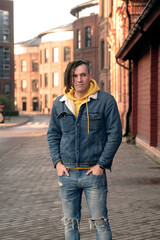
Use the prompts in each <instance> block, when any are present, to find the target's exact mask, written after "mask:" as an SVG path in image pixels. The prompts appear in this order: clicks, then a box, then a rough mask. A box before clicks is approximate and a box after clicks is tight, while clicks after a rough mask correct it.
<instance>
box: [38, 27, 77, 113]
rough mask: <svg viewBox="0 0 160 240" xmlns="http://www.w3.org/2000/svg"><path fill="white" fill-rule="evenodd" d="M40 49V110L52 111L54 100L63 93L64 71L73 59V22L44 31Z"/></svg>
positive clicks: (41, 35)
mask: <svg viewBox="0 0 160 240" xmlns="http://www.w3.org/2000/svg"><path fill="white" fill-rule="evenodd" d="M39 37H41V43H40V45H39V51H40V69H39V73H40V87H39V94H40V111H43V112H45V113H46V112H50V110H51V108H52V105H53V101H54V100H55V98H56V97H58V96H59V95H61V94H63V90H64V72H65V69H66V66H67V64H68V62H70V61H72V60H73V30H72V24H68V25H65V26H61V27H59V28H55V29H53V30H51V31H49V32H46V33H42V34H40V35H39Z"/></svg>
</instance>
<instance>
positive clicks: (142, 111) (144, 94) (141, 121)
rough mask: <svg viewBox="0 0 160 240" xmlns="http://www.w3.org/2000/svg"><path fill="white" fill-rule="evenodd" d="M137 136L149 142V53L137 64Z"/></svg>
mask: <svg viewBox="0 0 160 240" xmlns="http://www.w3.org/2000/svg"><path fill="white" fill-rule="evenodd" d="M137 107H138V122H137V135H138V136H141V137H143V138H144V139H146V140H147V141H148V142H149V141H150V52H149V51H148V52H147V53H146V54H144V55H143V57H142V58H141V59H139V62H138V106H137Z"/></svg>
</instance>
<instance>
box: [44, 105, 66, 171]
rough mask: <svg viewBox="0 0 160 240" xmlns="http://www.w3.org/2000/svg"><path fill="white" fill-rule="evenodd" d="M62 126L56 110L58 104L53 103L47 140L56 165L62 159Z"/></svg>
mask: <svg viewBox="0 0 160 240" xmlns="http://www.w3.org/2000/svg"><path fill="white" fill-rule="evenodd" d="M61 136H62V132H61V126H60V123H59V119H58V114H57V111H56V104H55V103H54V104H53V107H52V112H51V119H50V123H49V128H48V132H47V140H48V144H49V151H50V156H51V159H52V161H53V165H54V167H55V166H56V164H57V162H59V161H61V157H60V141H61Z"/></svg>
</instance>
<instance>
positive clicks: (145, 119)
mask: <svg viewBox="0 0 160 240" xmlns="http://www.w3.org/2000/svg"><path fill="white" fill-rule="evenodd" d="M159 29H160V2H159V1H158V0H152V1H148V3H147V4H146V6H145V8H144V10H143V12H142V13H141V15H140V16H139V18H138V19H137V21H136V22H135V24H134V25H133V26H132V28H131V30H130V32H129V34H128V36H127V37H126V39H125V41H124V42H123V45H122V46H121V48H120V49H119V51H118V53H117V55H116V58H117V59H121V60H123V61H127V60H130V61H132V65H131V67H132V115H131V117H132V118H131V124H130V131H131V133H132V135H135V136H136V142H137V144H139V145H141V146H142V147H144V148H145V149H147V150H148V152H150V153H152V154H153V155H154V156H157V157H160V36H159V34H158V31H159Z"/></svg>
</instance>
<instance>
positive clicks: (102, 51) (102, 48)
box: [101, 40, 105, 69]
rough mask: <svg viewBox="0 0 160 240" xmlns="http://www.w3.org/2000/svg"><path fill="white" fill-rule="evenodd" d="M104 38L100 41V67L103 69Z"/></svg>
mask: <svg viewBox="0 0 160 240" xmlns="http://www.w3.org/2000/svg"><path fill="white" fill-rule="evenodd" d="M104 55H105V53H104V40H102V41H101V69H104Z"/></svg>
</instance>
